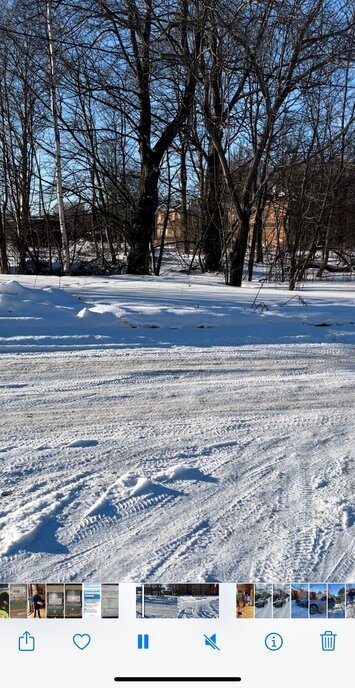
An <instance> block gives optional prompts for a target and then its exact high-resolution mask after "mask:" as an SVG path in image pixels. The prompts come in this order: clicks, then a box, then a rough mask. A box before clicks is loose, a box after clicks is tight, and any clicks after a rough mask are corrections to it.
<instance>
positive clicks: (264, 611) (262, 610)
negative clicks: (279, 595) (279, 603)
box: [255, 600, 272, 619]
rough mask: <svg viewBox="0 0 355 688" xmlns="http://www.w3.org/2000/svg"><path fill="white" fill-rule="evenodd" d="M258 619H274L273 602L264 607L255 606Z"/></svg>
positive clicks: (270, 601)
mask: <svg viewBox="0 0 355 688" xmlns="http://www.w3.org/2000/svg"><path fill="white" fill-rule="evenodd" d="M255 618H256V619H272V600H269V601H268V602H267V603H266V604H265V605H264V606H263V607H258V606H257V605H255Z"/></svg>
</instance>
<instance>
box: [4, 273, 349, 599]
mask: <svg viewBox="0 0 355 688" xmlns="http://www.w3.org/2000/svg"><path fill="white" fill-rule="evenodd" d="M4 277H5V276H2V277H1V283H0V292H1V289H2V292H1V301H0V350H1V355H0V362H1V369H0V394H1V403H2V412H1V417H0V424H1V444H0V466H1V477H2V481H1V489H0V492H1V508H0V572H1V576H0V577H1V579H2V580H7V579H9V580H14V579H16V580H39V579H43V580H46V581H57V580H64V579H65V580H67V581H70V580H82V579H86V580H88V579H92V580H94V579H97V580H110V579H114V580H120V581H121V582H123V581H134V582H139V581H142V582H144V581H149V580H154V581H162V582H164V581H165V582H166V581H179V582H182V581H186V580H189V581H192V580H193V581H196V582H198V581H220V580H222V581H238V580H259V581H266V582H275V583H278V582H280V581H290V580H293V581H297V580H299V581H302V580H303V579H305V580H313V581H317V580H319V581H327V580H329V581H340V582H343V581H350V580H351V579H353V578H354V576H355V545H354V534H355V525H354V524H355V505H354V493H355V489H354V487H355V468H354V454H353V447H354V417H355V414H354V369H355V364H354V346H353V345H354V329H355V328H354V321H355V313H354V310H355V309H354V289H353V288H352V286H351V284H342V283H341V284H340V285H339V286H337V285H334V286H329V285H325V287H324V288H323V291H322V288H321V287H320V286H317V287H314V288H313V289H312V286H310V287H309V288H308V290H307V289H305V290H304V291H303V292H302V301H300V300H299V299H297V300H296V299H294V300H293V302H290V303H286V302H287V299H290V298H291V296H292V295H290V293H289V292H288V291H287V290H282V289H275V288H271V287H270V288H265V290H264V292H263V302H265V303H266V304H267V305H268V310H267V311H266V310H265V311H262V309H260V310H259V311H256V310H255V309H254V310H253V309H252V308H251V304H252V302H253V299H254V297H255V293H256V292H255V288H254V290H253V289H252V288H250V289H249V288H245V289H243V290H239V291H238V292H236V291H234V290H231V289H230V288H229V289H228V288H227V287H224V285H223V284H222V283H218V284H214V283H209V282H206V284H201V283H200V281H199V279H198V278H195V281H194V279H193V278H191V280H189V281H188V282H187V281H186V280H187V278H186V275H185V276H184V278H182V277H179V279H176V280H174V279H171V280H170V281H169V280H165V281H164V280H157V279H156V280H154V279H151V280H148V279H147V280H146V283H145V284H144V287H145V288H144V289H142V288H140V287H141V286H142V283H141V282H139V280H129V279H126V280H125V279H124V278H112V279H106V280H102V279H100V278H93V279H88V278H82V279H79V278H78V279H74V278H72V280H71V279H70V278H66V280H65V281H64V283H62V284H61V289H57V287H58V281H57V282H55V278H41V279H39V280H38V281H37V283H36V285H34V278H33V277H26V278H22V277H21V278H20V277H19V278H17V282H9V281H7V282H6V281H5V279H4ZM183 279H184V280H185V281H184V282H183ZM201 281H202V278H201ZM186 613H188V612H186Z"/></svg>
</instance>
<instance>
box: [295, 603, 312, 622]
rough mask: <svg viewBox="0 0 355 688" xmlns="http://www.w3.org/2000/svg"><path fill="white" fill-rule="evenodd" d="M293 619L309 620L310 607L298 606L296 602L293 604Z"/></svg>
mask: <svg viewBox="0 0 355 688" xmlns="http://www.w3.org/2000/svg"><path fill="white" fill-rule="evenodd" d="M291 618H292V619H308V618H309V612H308V606H307V607H304V606H303V605H301V604H296V602H295V600H292V602H291Z"/></svg>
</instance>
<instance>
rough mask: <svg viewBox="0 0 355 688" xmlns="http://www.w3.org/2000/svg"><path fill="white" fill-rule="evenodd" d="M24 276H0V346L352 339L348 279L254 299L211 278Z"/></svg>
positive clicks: (354, 328) (354, 322) (354, 317)
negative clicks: (57, 279) (39, 282)
mask: <svg viewBox="0 0 355 688" xmlns="http://www.w3.org/2000/svg"><path fill="white" fill-rule="evenodd" d="M126 277H127V276H126ZM31 279H32V282H33V278H31ZM200 279H201V278H200ZM26 281H27V283H28V282H29V278H28V277H27V276H26V277H25V276H22V277H21V283H19V282H18V281H15V280H12V281H1V276H0V350H1V349H2V350H5V351H9V350H10V351H11V350H15V351H19V350H23V349H29V348H31V349H43V348H45V347H49V346H50V347H51V348H52V349H53V348H56V349H57V348H63V347H67V346H70V347H73V346H74V347H75V348H78V347H82V348H83V347H90V348H92V347H96V348H97V347H102V346H127V345H129V346H134V347H137V346H140V347H142V346H146V345H148V346H152V345H154V346H162V345H163V346H167V345H178V346H180V345H187V346H196V345H197V346H201V345H202V346H218V345H222V346H235V345H241V344H248V345H249V344H256V343H257V344H259V343H260V344H275V343H282V344H290V343H307V344H308V343H309V344H316V343H317V344H318V343H329V342H331V343H334V342H337V343H347V344H349V343H353V342H354V341H355V336H354V335H355V312H354V300H353V298H352V291H353V290H352V288H351V285H350V286H349V285H347V287H346V289H345V288H344V289H343V290H341V289H340V288H339V291H338V292H337V291H336V290H335V291H333V292H332V293H330V292H329V290H328V291H327V289H325V290H324V292H321V290H319V289H318V290H317V291H314V293H313V292H312V293H307V294H303V293H302V297H300V295H297V294H296V295H293V296H291V297H290V292H287V291H286V290H283V289H281V290H280V289H275V288H269V287H266V288H265V289H264V290H263V292H262V295H260V296H259V294H258V292H257V297H256V298H255V290H254V291H251V290H250V288H249V287H246V288H243V289H242V290H234V289H231V288H230V287H226V286H225V285H223V284H213V285H212V284H210V283H209V281H208V278H206V284H203V285H201V284H200V282H198V281H196V282H193V280H192V279H191V282H189V283H181V282H179V281H177V282H176V283H173V282H172V281H168V282H166V281H165V282H164V281H163V280H161V281H157V280H156V281H154V280H150V279H148V278H147V279H143V278H142V280H139V279H134V280H130V279H128V278H127V279H125V278H124V277H122V278H120V279H118V278H117V279H114V278H110V279H107V280H103V279H100V278H93V279H91V280H89V278H83V280H82V281H79V282H78V281H77V280H75V278H73V277H68V278H66V281H65V282H64V281H63V282H61V283H60V284H63V285H64V286H65V289H64V288H61V289H58V288H56V287H55V286H52V284H53V282H54V278H48V279H46V285H48V286H45V287H44V288H39V287H37V288H36V287H33V286H27V285H25V284H24V282H26ZM32 282H31V284H32ZM35 284H36V282H35ZM78 294H80V295H78Z"/></svg>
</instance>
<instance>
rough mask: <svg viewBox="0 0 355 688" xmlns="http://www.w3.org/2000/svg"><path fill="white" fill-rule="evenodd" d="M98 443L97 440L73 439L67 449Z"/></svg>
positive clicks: (93, 445)
mask: <svg viewBox="0 0 355 688" xmlns="http://www.w3.org/2000/svg"><path fill="white" fill-rule="evenodd" d="M98 444H99V442H98V440H75V441H74V442H71V443H70V444H68V447H69V449H77V448H81V449H82V448H84V447H96V446H97V445H98Z"/></svg>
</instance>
